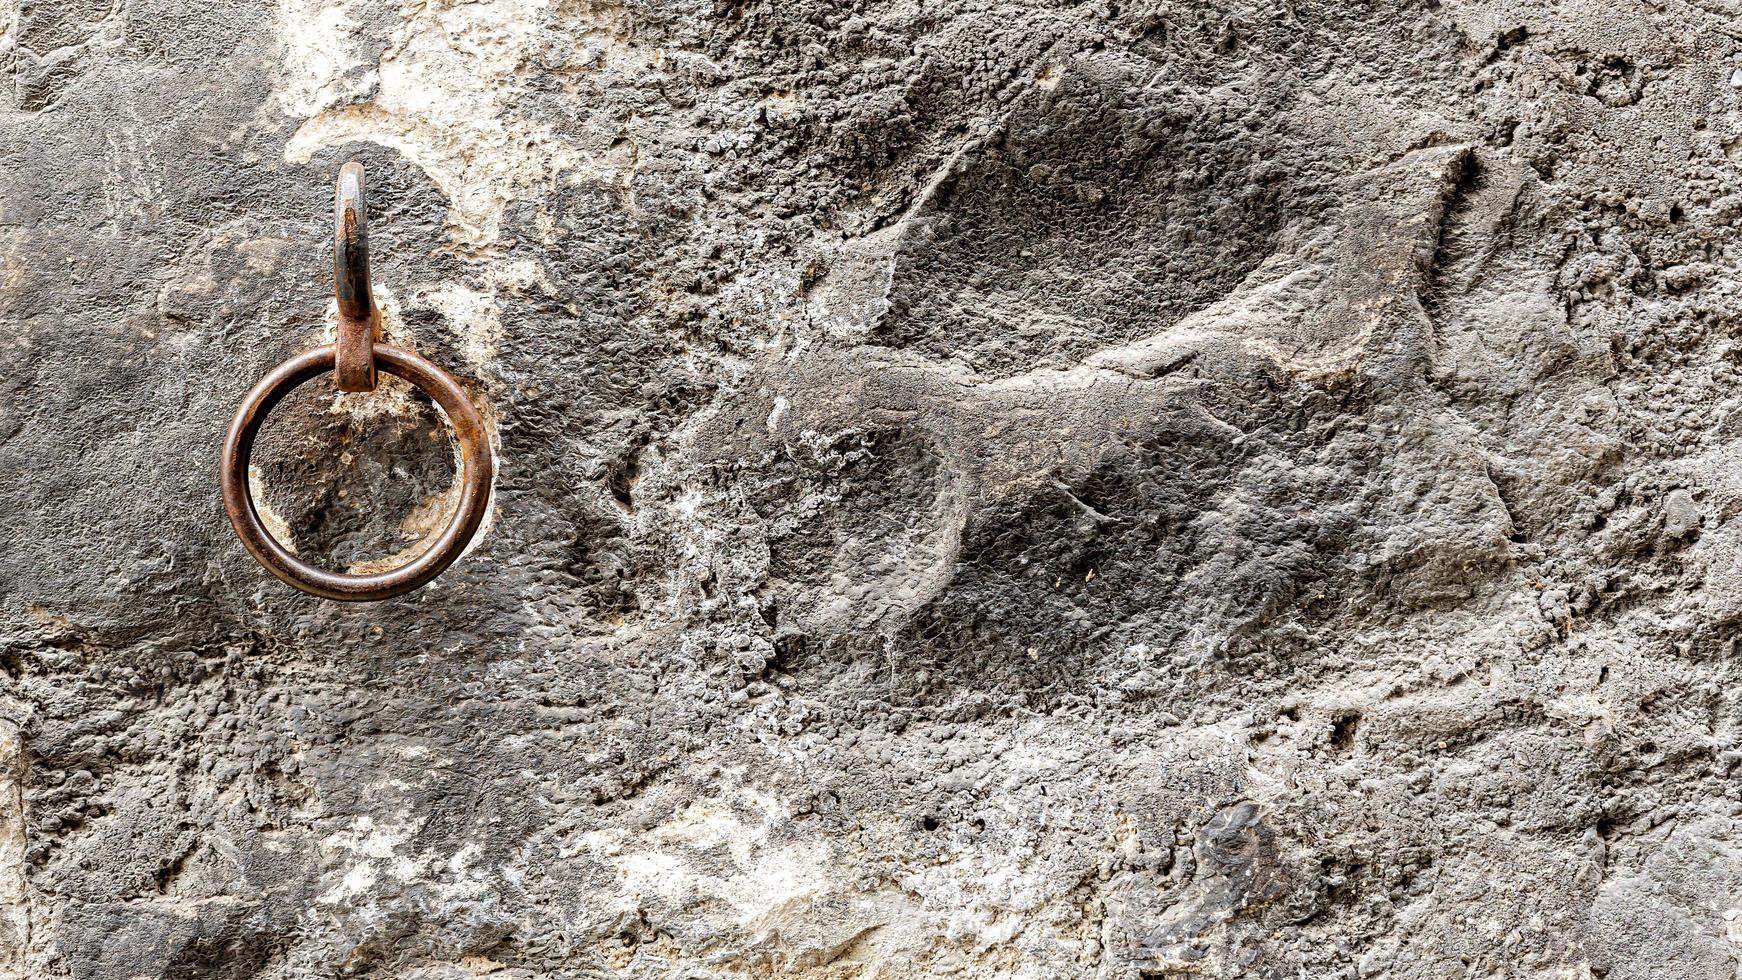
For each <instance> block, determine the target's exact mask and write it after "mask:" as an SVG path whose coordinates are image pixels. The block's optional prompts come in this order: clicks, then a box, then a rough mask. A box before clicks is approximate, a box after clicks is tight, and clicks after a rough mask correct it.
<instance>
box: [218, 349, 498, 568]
mask: <svg viewBox="0 0 1742 980" xmlns="http://www.w3.org/2000/svg"><path fill="white" fill-rule="evenodd" d="M337 357H338V345H336V344H327V345H326V346H324V347H317V348H315V349H314V350H311V351H308V352H307V353H304V354H299V355H297V356H296V357H293V358H291V359H290V360H288V361H285V362H284V363H283V364H280V365H279V366H278V367H276V368H273V369H272V371H271V372H270V373H268V374H267V375H266V377H264V378H261V379H260V383H259V384H257V385H255V386H254V390H252V391H250V392H249V393H248V397H246V398H244V399H243V400H242V407H241V408H240V409H238V410H237V412H236V419H235V421H233V422H231V423H230V434H229V436H228V437H227V438H226V439H225V440H224V454H223V459H222V463H221V473H220V477H221V480H222V483H223V490H224V511H225V513H227V514H229V516H230V523H231V524H232V525H233V526H234V527H235V528H236V534H237V536H238V537H240V538H241V539H242V545H243V547H245V548H247V549H248V553H249V554H250V555H253V556H254V560H255V561H258V562H259V563H260V564H261V565H263V566H265V568H266V570H267V571H269V572H271V573H272V574H274V575H276V576H278V577H279V578H280V579H283V580H284V581H286V582H288V583H290V584H291V585H294V586H296V587H297V588H299V589H301V590H302V591H304V592H307V593H310V594H311V595H318V596H321V597H322V598H326V599H337V600H339V601H341V602H367V601H372V600H376V599H389V598H392V597H393V596H396V595H403V594H405V593H407V592H410V591H411V590H413V589H415V588H418V587H419V586H421V585H424V584H425V583H427V582H429V580H431V579H433V578H435V577H436V576H437V575H440V574H441V573H442V571H443V570H445V569H446V568H447V567H448V566H449V565H452V564H453V563H454V560H455V559H457V558H459V557H460V553H461V552H462V551H464V550H465V547H466V545H467V544H468V543H469V542H470V541H471V540H472V536H473V535H474V534H476V533H477V531H478V527H479V526H480V525H481V524H483V522H484V515H485V512H486V511H487V510H488V509H489V504H490V486H491V481H492V480H493V479H494V476H495V460H494V457H493V456H492V455H491V452H490V441H489V437H488V435H487V434H486V432H485V429H484V420H483V418H482V417H481V416H479V414H478V409H477V407H476V406H475V405H473V404H472V400H471V398H469V397H468V396H467V395H466V390H465V389H464V388H463V387H461V386H460V383H459V382H458V381H456V380H454V378H453V376H452V375H450V374H448V373H447V372H446V371H443V370H442V369H441V368H439V367H437V366H436V365H434V364H432V363H430V362H429V361H427V360H424V359H423V358H422V357H419V356H418V355H416V354H413V353H411V352H410V351H406V350H400V349H399V348H397V347H390V346H388V345H386V344H377V345H376V346H375V358H376V360H377V361H378V362H379V363H380V367H381V369H382V370H384V371H386V372H387V373H388V374H392V375H395V376H397V377H401V378H404V379H405V380H407V381H409V382H411V383H412V384H414V385H417V386H418V387H419V388H422V389H423V390H424V392H425V393H426V394H428V395H429V396H430V398H432V399H434V401H435V403H436V404H437V405H439V406H441V409H442V411H443V412H445V413H447V417H448V424H449V425H451V426H452V427H453V430H454V435H455V436H456V437H457V438H458V440H459V443H460V472H459V474H458V479H459V480H460V505H459V508H458V509H457V510H456V511H455V512H454V517H453V520H451V521H449V522H448V526H447V527H446V528H445V529H443V531H442V533H441V534H440V535H439V536H438V537H437V538H436V540H435V541H434V542H433V543H432V544H431V545H430V546H429V547H428V548H425V549H424V550H423V552H422V553H421V554H419V555H418V556H417V557H416V558H414V559H412V560H411V561H410V562H409V563H407V564H405V565H402V566H400V567H399V568H395V569H393V570H391V571H386V572H378V573H376V574H372V575H344V574H340V573H337V572H329V571H327V570H325V569H322V568H316V567H315V566H313V565H310V564H308V563H307V562H304V561H302V560H300V559H298V558H297V557H296V556H295V555H293V554H292V553H291V552H290V550H289V549H287V548H286V547H284V545H282V544H280V543H278V541H277V540H275V539H274V538H273V537H272V534H271V533H270V532H269V531H267V530H266V527H265V525H264V524H262V523H261V521H260V514H259V513H258V512H257V511H256V510H255V507H254V496H253V494H251V493H250V492H249V488H248V465H249V460H250V457H251V456H252V455H253V452H254V436H255V434H256V433H257V432H259V430H260V425H261V423H262V422H264V421H266V416H267V414H268V413H269V412H271V411H272V409H273V407H274V406H276V405H277V404H278V403H279V402H280V401H282V400H284V397H285V396H286V395H288V394H290V393H291V391H292V390H294V389H295V388H296V387H297V386H298V385H300V384H302V383H303V382H305V381H308V380H309V379H310V378H313V377H315V376H317V375H320V374H324V373H325V372H327V371H331V370H333V368H334V366H335V365H336V363H337Z"/></svg>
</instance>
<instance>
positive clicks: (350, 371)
mask: <svg viewBox="0 0 1742 980" xmlns="http://www.w3.org/2000/svg"><path fill="white" fill-rule="evenodd" d="M333 292H334V294H335V295H336V296H337V297H338V301H339V332H338V333H339V336H338V341H339V343H338V347H339V357H338V366H337V368H336V369H335V370H334V372H333V373H334V375H335V379H334V380H335V381H336V383H337V385H338V388H339V390H340V391H373V390H375V385H376V383H377V378H376V375H375V353H374V351H375V342H376V341H377V340H379V339H381V313H380V311H379V310H378V309H377V308H376V306H375V291H374V289H373V288H372V287H371V286H370V282H369V202H368V198H367V197H366V196H365V194H364V191H363V165H362V164H360V163H358V162H357V161H355V160H352V161H351V162H350V163H347V164H345V165H344V166H343V167H341V168H339V183H338V188H337V189H336V190H335V192H334V194H333Z"/></svg>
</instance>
